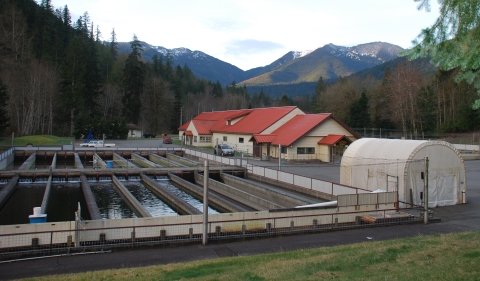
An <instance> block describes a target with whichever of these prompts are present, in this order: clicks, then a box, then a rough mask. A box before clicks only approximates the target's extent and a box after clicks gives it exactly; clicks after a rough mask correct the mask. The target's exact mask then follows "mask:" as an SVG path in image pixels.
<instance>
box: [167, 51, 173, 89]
mask: <svg viewBox="0 0 480 281" xmlns="http://www.w3.org/2000/svg"><path fill="white" fill-rule="evenodd" d="M165 79H166V80H167V81H169V82H173V58H172V54H170V52H169V53H167V57H166V59H165Z"/></svg>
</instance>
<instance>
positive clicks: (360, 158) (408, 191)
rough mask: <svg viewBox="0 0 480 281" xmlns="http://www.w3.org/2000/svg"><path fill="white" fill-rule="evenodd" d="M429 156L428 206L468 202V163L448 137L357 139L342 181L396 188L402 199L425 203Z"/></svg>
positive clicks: (346, 155)
mask: <svg viewBox="0 0 480 281" xmlns="http://www.w3.org/2000/svg"><path fill="white" fill-rule="evenodd" d="M425 157H428V206H429V207H432V208H433V207H437V206H447V205H455V204H462V203H466V197H465V192H466V189H467V183H466V169H465V163H464V162H463V159H462V158H461V157H460V154H459V152H458V151H457V150H456V149H455V148H454V147H453V146H452V145H451V144H450V143H448V142H444V141H419V140H391V139H372V138H364V139H359V140H356V141H354V142H353V143H352V144H350V145H349V146H348V148H347V150H346V151H345V153H344V155H343V158H342V162H341V170H340V183H341V184H345V185H350V186H355V187H359V188H364V189H368V190H372V191H373V190H377V189H383V190H386V191H395V190H396V191H398V200H399V201H400V202H404V203H411V204H414V205H423V204H424V201H423V200H424V196H423V195H424V194H423V192H424V177H425V174H426V171H427V170H426V165H425V162H426V161H425ZM403 205H404V206H405V205H407V204H403Z"/></svg>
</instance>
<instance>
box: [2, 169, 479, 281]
mask: <svg viewBox="0 0 480 281" xmlns="http://www.w3.org/2000/svg"><path fill="white" fill-rule="evenodd" d="M259 163H263V165H275V163H266V162H263V161H259ZM466 167H467V186H468V187H467V188H468V189H467V195H468V197H467V198H468V203H467V204H464V205H456V206H449V207H441V208H436V209H434V211H435V216H436V217H439V218H441V220H442V221H441V222H440V223H432V224H428V225H423V224H416V225H399V226H390V227H378V228H367V229H353V230H345V231H334V232H327V233H316V234H305V235H290V236H281V237H270V238H262V239H253V240H245V241H239V242H216V243H213V244H210V245H207V246H202V245H187V246H176V247H165V248H160V247H158V248H154V249H148V250H133V251H120V252H114V253H105V254H89V255H76V256H65V257H58V258H45V259H38V260H28V261H20V262H11V263H2V264H0V279H1V280H8V279H14V278H26V277H35V276H43V275H50V274H64V273H76V272H85V271H92V270H102V269H114V268H125V267H139V266H148V265H159V264H168V263H178V262H188V261H194V260H204V259H215V258H219V257H226V256H248V255H255V254H262V253H273V252H283V251H291V250H297V249H308V248H317V247H329V246H336V245H343V244H352V243H359V242H368V241H375V240H376V241H379V240H389V239H397V238H404V237H414V236H418V235H431V234H437V233H451V232H461V231H469V230H480V212H479V210H480V173H479V171H480V161H468V162H466ZM284 169H290V170H289V171H291V172H295V173H305V174H306V175H311V174H314V175H315V177H319V178H322V177H323V176H327V175H331V174H334V175H333V177H335V176H338V175H339V169H340V167H339V166H336V165H328V164H319V165H307V166H305V167H304V166H302V165H289V166H288V167H287V166H286V165H285V166H284V167H282V170H284ZM335 173H336V175H335ZM366 237H373V239H372V240H367V238H366Z"/></svg>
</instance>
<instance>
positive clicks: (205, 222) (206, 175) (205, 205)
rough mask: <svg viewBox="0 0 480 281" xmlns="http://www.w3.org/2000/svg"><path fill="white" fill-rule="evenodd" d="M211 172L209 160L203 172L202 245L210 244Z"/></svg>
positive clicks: (206, 161)
mask: <svg viewBox="0 0 480 281" xmlns="http://www.w3.org/2000/svg"><path fill="white" fill-rule="evenodd" d="M209 177H210V176H209V171H208V160H205V163H204V172H203V237H202V244H203V245H207V243H208V180H209Z"/></svg>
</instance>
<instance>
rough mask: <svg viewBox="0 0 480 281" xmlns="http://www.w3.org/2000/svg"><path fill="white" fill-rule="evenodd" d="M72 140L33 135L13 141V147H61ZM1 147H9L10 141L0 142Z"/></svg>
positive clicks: (69, 138)
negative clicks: (28, 145) (29, 145)
mask: <svg viewBox="0 0 480 281" xmlns="http://www.w3.org/2000/svg"><path fill="white" fill-rule="evenodd" d="M73 140H74V139H73V138H72V137H57V136H51V135H33V136H23V137H18V138H15V139H14V145H17V146H24V145H27V144H29V143H31V144H32V145H62V144H70V143H71V142H72V141H73ZM0 145H1V146H11V145H12V139H6V140H3V141H2V142H0Z"/></svg>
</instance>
